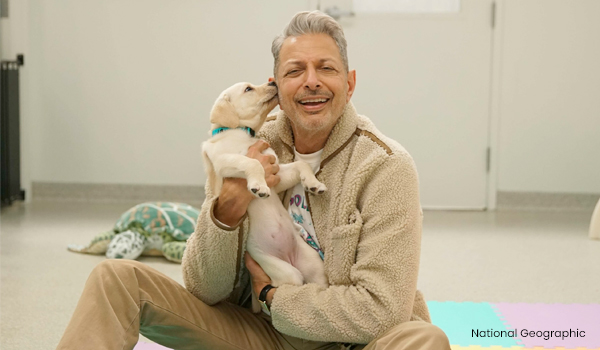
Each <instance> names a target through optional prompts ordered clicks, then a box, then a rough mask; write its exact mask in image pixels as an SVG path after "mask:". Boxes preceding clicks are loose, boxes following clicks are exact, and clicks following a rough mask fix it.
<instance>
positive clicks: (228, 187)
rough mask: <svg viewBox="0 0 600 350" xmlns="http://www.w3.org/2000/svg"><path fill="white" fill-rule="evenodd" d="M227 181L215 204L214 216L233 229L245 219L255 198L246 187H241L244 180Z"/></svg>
mask: <svg viewBox="0 0 600 350" xmlns="http://www.w3.org/2000/svg"><path fill="white" fill-rule="evenodd" d="M226 180H227V181H224V182H223V187H222V189H221V193H220V194H219V198H217V202H216V203H215V204H216V205H215V207H214V212H213V215H214V217H215V219H217V220H218V221H220V222H222V223H223V224H225V225H227V226H231V227H233V226H235V225H237V224H238V223H239V222H240V220H241V219H242V218H243V217H244V215H245V214H246V210H247V209H248V205H249V204H250V202H251V201H252V199H253V198H254V197H253V196H252V194H250V192H249V191H248V189H247V188H246V187H245V186H243V188H242V187H240V186H241V184H242V182H241V181H240V180H243V179H226Z"/></svg>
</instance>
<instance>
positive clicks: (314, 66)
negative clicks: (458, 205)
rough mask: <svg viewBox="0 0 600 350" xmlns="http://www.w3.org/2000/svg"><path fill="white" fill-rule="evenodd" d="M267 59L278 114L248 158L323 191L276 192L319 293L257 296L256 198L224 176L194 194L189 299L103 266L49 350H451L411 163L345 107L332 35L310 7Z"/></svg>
mask: <svg viewBox="0 0 600 350" xmlns="http://www.w3.org/2000/svg"><path fill="white" fill-rule="evenodd" d="M272 51H273V56H274V58H275V67H274V81H275V83H276V84H277V86H278V88H279V103H280V107H281V111H280V112H279V114H278V115H277V117H276V118H274V120H271V121H268V122H266V123H265V125H264V126H263V128H262V129H261V135H260V136H261V137H262V138H263V139H264V140H266V142H264V141H259V142H257V144H255V145H254V146H252V147H251V149H250V150H249V153H248V156H249V157H253V158H256V159H258V160H259V161H260V162H261V164H263V167H264V168H265V174H266V180H267V183H268V184H269V185H270V186H274V185H275V184H277V182H278V181H279V179H278V177H277V175H276V173H277V171H278V167H277V166H276V165H275V164H273V163H274V158H273V157H269V156H265V155H263V154H262V153H261V152H262V151H264V150H265V149H266V148H267V147H268V146H269V145H270V146H271V147H272V148H273V149H274V150H275V152H276V153H277V154H278V156H279V159H280V161H281V162H283V163H287V162H291V161H293V160H294V159H304V160H307V161H308V162H309V163H312V165H313V166H314V170H315V172H316V174H317V177H318V178H319V180H320V181H322V182H323V183H325V184H326V185H327V187H328V191H327V192H326V193H325V194H323V195H321V196H312V195H307V194H306V193H305V192H304V191H303V190H302V189H301V186H300V188H299V187H296V188H294V189H291V190H288V191H287V193H285V194H283V195H282V196H283V200H284V204H286V205H288V206H289V210H290V214H291V215H292V216H293V217H294V218H295V220H296V221H297V222H298V223H299V224H301V225H302V226H303V229H304V230H305V232H306V233H307V235H310V236H311V237H312V238H313V239H314V242H313V243H316V244H315V246H316V249H319V250H320V251H321V253H322V254H323V257H324V265H325V270H326V273H327V276H328V279H329V284H330V286H329V287H328V288H323V287H320V286H318V285H316V284H305V285H303V286H291V285H283V286H278V288H271V289H269V287H268V286H269V284H270V282H271V281H270V279H269V277H268V276H267V275H266V274H265V273H264V271H263V270H262V269H261V268H260V266H259V265H258V264H256V262H254V261H253V260H252V259H251V258H250V257H249V256H248V255H247V254H245V239H246V237H247V232H248V219H247V216H246V208H247V207H248V204H249V203H250V201H252V200H260V199H254V196H252V195H251V194H250V193H249V192H248V190H247V188H246V184H245V180H243V179H225V181H224V184H223V187H222V189H221V192H220V193H211V192H210V191H208V192H207V193H206V200H205V202H204V204H203V206H202V211H201V214H200V217H199V220H198V225H197V228H196V232H195V233H194V235H193V236H192V237H191V238H190V240H189V241H188V247H187V249H186V251H185V255H184V259H183V265H182V267H183V276H184V281H185V285H186V287H187V290H186V289H184V288H183V287H181V286H179V285H178V284H177V283H176V282H174V281H173V280H171V279H170V278H168V277H166V276H164V275H162V274H160V273H159V272H157V271H155V270H153V269H151V268H149V267H147V266H145V265H143V264H140V263H138V262H135V261H115V260H107V261H106V262H105V263H101V264H99V265H98V267H97V268H96V269H95V270H94V272H93V273H92V275H91V276H90V280H89V281H88V283H87V284H86V288H85V291H84V294H83V296H82V298H81V300H80V302H79V305H78V307H77V310H76V312H75V314H74V316H73V319H72V320H71V323H70V324H69V327H68V328H67V331H66V332H65V335H64V337H63V340H62V341H61V343H60V345H59V349H71V348H72V349H82V348H92V347H100V344H102V346H103V347H102V348H106V349H117V348H118V349H131V348H132V347H133V346H134V345H135V343H136V341H137V337H138V332H140V333H142V334H143V335H145V336H146V337H148V338H150V339H153V340H155V341H156V342H158V343H161V344H163V345H165V346H169V347H172V348H175V349H340V348H352V349H362V348H364V349H450V346H449V344H448V339H447V337H446V336H445V334H444V333H443V332H442V331H441V330H440V329H439V328H437V327H435V326H433V325H431V324H430V323H429V313H428V310H427V306H426V304H425V302H424V300H423V297H422V295H421V293H420V292H419V291H417V290H416V284H417V275H418V268H419V255H420V238H421V223H422V211H421V207H420V203H419V194H418V178H417V173H416V169H415V166H414V163H413V161H412V159H411V157H410V156H409V154H408V153H407V152H406V151H405V150H404V149H403V148H402V147H401V146H400V145H399V144H397V143H396V142H394V141H392V140H390V139H387V138H386V137H385V136H383V135H382V134H381V133H380V132H379V131H378V130H377V129H376V128H375V127H374V126H373V124H372V123H371V122H370V121H369V120H368V119H367V118H365V117H362V116H359V115H357V114H356V111H355V110H354V107H353V106H352V104H351V103H350V99H351V97H352V94H353V92H354V88H355V85H356V72H355V71H349V69H348V59H347V55H346V41H345V39H344V35H343V31H342V29H341V27H340V26H339V25H338V24H337V23H336V22H335V21H334V20H333V19H332V18H331V17H329V16H326V15H324V14H322V13H320V12H301V13H298V14H297V15H296V16H294V18H292V20H291V22H290V24H289V25H288V26H287V27H286V29H285V30H284V33H283V35H282V36H280V37H278V38H276V39H275V40H274V42H273V46H272ZM271 80H273V79H271ZM207 190H208V189H207ZM250 281H251V282H252V283H250ZM265 287H267V288H265ZM251 288H254V292H255V293H256V295H259V294H261V292H263V299H264V300H265V301H266V307H267V310H265V312H264V313H261V314H259V315H255V314H252V313H251V312H250V310H249V309H248V306H249V304H250V294H251ZM264 292H267V293H266V296H265V295H264ZM93 313H95V314H93ZM365 344H368V345H365ZM86 345H87V346H86Z"/></svg>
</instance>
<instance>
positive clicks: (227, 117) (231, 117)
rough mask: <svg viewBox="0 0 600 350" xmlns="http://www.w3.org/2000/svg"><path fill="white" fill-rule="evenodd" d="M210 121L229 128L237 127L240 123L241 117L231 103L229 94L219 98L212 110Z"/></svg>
mask: <svg viewBox="0 0 600 350" xmlns="http://www.w3.org/2000/svg"><path fill="white" fill-rule="evenodd" d="M210 122H211V123H212V124H217V125H221V126H225V127H228V128H237V127H238V126H239V125H240V117H239V116H238V114H237V113H236V111H235V107H233V104H232V103H231V100H230V98H229V95H223V96H221V98H219V99H218V100H217V101H216V102H215V105H214V106H213V108H212V111H211V112H210Z"/></svg>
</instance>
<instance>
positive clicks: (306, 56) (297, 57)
mask: <svg viewBox="0 0 600 350" xmlns="http://www.w3.org/2000/svg"><path fill="white" fill-rule="evenodd" d="M276 73H277V75H276V77H275V79H276V83H277V87H278V88H279V92H278V93H279V105H280V107H281V109H282V110H283V111H284V112H285V113H286V115H287V116H288V117H289V118H290V121H291V122H292V125H293V126H294V128H295V129H296V130H303V131H305V132H324V131H326V132H330V131H331V129H333V126H334V125H335V123H336V122H337V120H338V119H339V118H340V116H341V115H342V112H343V111H344V107H345V106H346V103H348V101H350V98H351V97H352V93H353V92H354V86H355V72H354V71H352V72H350V73H349V72H347V71H346V70H345V68H344V63H343V61H342V58H341V56H340V52H339V50H338V47H337V45H336V43H335V41H334V40H333V39H332V38H331V37H330V36H329V35H327V34H305V35H301V36H298V37H289V38H287V39H286V40H285V41H284V42H283V45H282V47H281V51H280V52H279V67H278V69H277V72H276Z"/></svg>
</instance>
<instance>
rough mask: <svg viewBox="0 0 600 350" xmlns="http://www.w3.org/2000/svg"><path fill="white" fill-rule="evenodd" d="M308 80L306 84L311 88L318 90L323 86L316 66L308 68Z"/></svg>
mask: <svg viewBox="0 0 600 350" xmlns="http://www.w3.org/2000/svg"><path fill="white" fill-rule="evenodd" d="M306 73H307V75H306V82H305V84H304V86H305V87H306V88H307V89H310V90H317V89H319V88H320V87H321V81H320V80H319V76H318V75H317V70H316V69H314V68H308V69H307V70H306Z"/></svg>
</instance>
